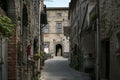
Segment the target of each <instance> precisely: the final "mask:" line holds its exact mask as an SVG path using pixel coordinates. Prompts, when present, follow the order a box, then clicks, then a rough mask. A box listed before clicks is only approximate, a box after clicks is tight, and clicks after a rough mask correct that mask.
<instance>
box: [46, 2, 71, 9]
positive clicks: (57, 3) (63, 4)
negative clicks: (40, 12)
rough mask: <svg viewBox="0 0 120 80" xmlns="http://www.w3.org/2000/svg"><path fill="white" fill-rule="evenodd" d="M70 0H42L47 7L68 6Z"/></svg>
mask: <svg viewBox="0 0 120 80" xmlns="http://www.w3.org/2000/svg"><path fill="white" fill-rule="evenodd" d="M69 2H70V0H44V4H45V5H46V6H47V7H68V6H69Z"/></svg>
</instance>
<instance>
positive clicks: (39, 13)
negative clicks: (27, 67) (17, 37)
mask: <svg viewBox="0 0 120 80" xmlns="http://www.w3.org/2000/svg"><path fill="white" fill-rule="evenodd" d="M38 5H39V10H38V15H39V20H38V21H39V23H38V25H39V26H38V27H39V33H38V36H39V43H38V45H39V47H38V52H40V43H41V41H40V40H41V37H40V33H41V29H40V26H41V25H40V18H41V0H40V1H39V2H38ZM39 70H40V59H39V60H38V71H39Z"/></svg>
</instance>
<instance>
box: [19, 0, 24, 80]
mask: <svg viewBox="0 0 120 80" xmlns="http://www.w3.org/2000/svg"><path fill="white" fill-rule="evenodd" d="M20 17H21V23H20V27H21V31H20V47H21V48H22V46H23V45H22V44H23V39H22V36H23V31H22V29H23V26H22V25H23V24H22V22H23V21H22V20H23V0H21V1H20ZM22 54H23V49H22V50H21V54H20V56H19V57H20V80H23V75H22V68H23V65H22Z"/></svg>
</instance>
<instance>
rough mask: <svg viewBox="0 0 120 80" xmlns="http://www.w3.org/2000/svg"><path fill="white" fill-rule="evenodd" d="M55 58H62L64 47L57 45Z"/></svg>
mask: <svg viewBox="0 0 120 80" xmlns="http://www.w3.org/2000/svg"><path fill="white" fill-rule="evenodd" d="M55 56H62V45H61V44H57V45H56V53H55Z"/></svg>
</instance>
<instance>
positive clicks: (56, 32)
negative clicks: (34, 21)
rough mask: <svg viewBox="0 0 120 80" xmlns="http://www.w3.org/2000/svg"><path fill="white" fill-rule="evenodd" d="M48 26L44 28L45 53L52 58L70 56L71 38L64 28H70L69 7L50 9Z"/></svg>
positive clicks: (48, 10) (48, 11) (48, 9)
mask: <svg viewBox="0 0 120 80" xmlns="http://www.w3.org/2000/svg"><path fill="white" fill-rule="evenodd" d="M47 18H48V19H47V20H48V24H47V25H46V26H45V27H44V28H43V31H44V34H43V37H44V51H45V52H46V53H47V54H51V55H52V56H65V57H67V56H68V53H69V37H67V36H65V35H64V33H65V32H64V28H65V27H69V21H68V7H48V8H47Z"/></svg>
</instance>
